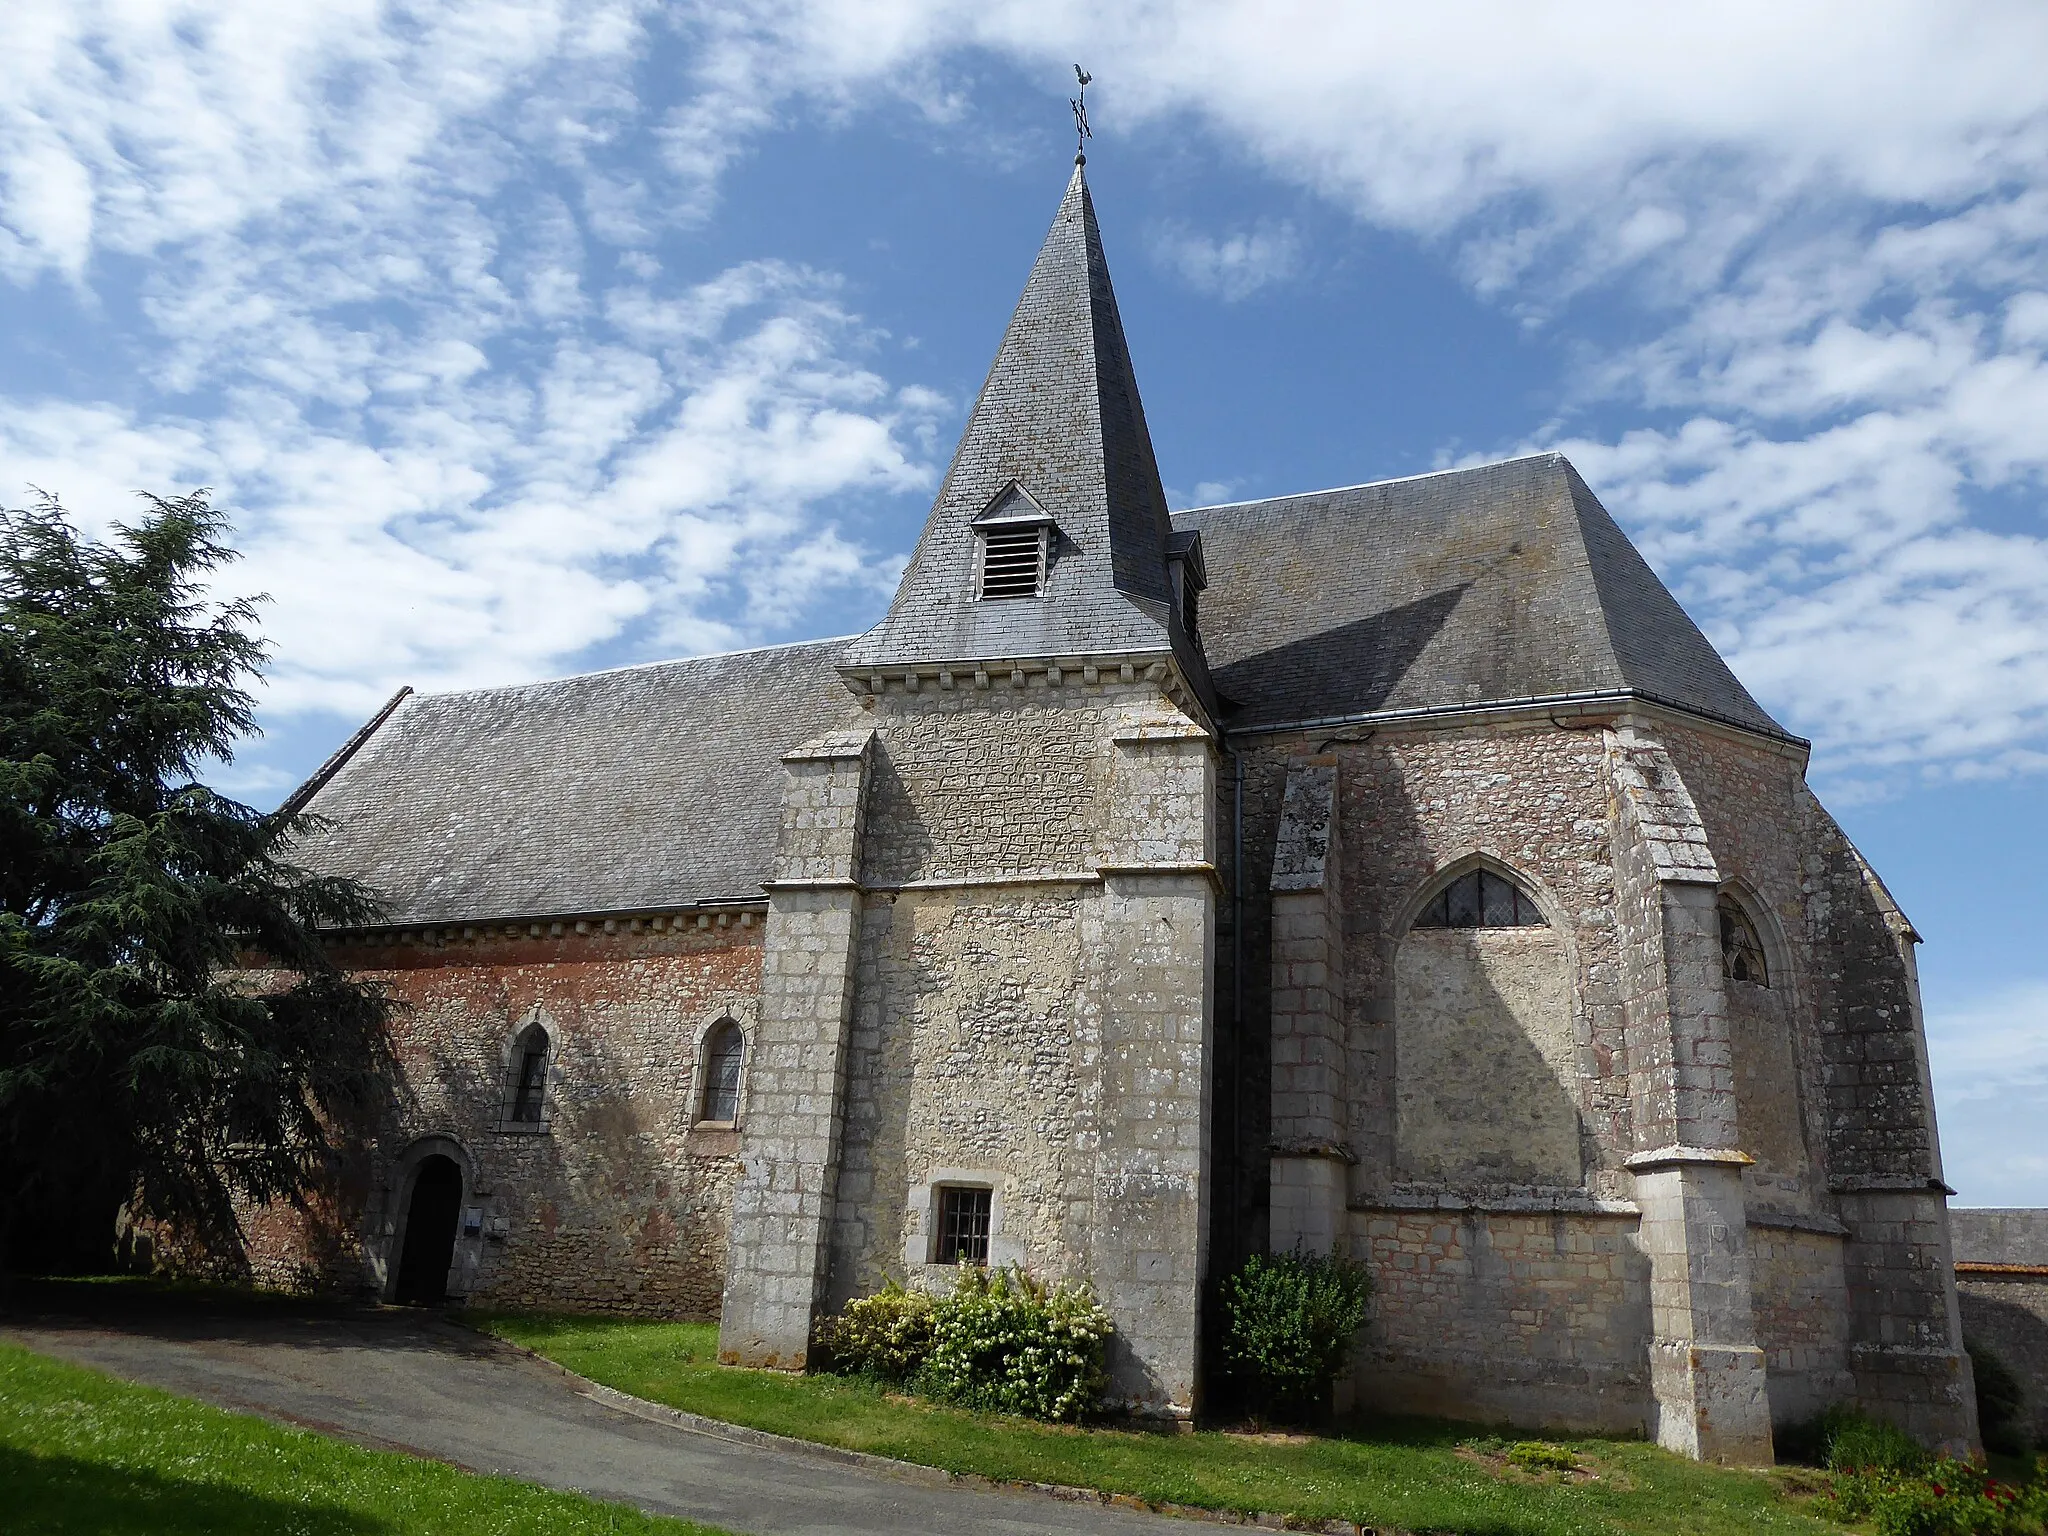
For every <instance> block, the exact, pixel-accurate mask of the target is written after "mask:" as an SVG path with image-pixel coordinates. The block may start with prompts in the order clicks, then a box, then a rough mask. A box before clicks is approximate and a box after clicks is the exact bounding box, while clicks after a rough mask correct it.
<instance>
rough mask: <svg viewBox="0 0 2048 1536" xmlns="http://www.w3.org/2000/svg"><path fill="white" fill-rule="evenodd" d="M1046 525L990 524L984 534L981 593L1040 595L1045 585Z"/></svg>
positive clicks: (992, 596) (988, 596)
mask: <svg viewBox="0 0 2048 1536" xmlns="http://www.w3.org/2000/svg"><path fill="white" fill-rule="evenodd" d="M1045 535H1046V530H1045V527H1044V526H1043V525H1042V524H1041V525H1039V526H1037V527H1023V528H986V529H984V530H982V535H981V540H982V542H981V596H982V597H983V598H984V599H989V598H1001V597H1036V596H1038V595H1039V593H1040V592H1041V591H1042V590H1043V589H1044V585H1045Z"/></svg>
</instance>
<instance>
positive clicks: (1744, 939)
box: [1719, 896, 1771, 987]
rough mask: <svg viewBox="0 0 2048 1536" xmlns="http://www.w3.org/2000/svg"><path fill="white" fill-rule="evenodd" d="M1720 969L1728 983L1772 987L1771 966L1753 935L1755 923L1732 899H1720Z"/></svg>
mask: <svg viewBox="0 0 2048 1536" xmlns="http://www.w3.org/2000/svg"><path fill="white" fill-rule="evenodd" d="M1719 906H1720V913H1721V970H1722V973H1723V974H1724V975H1726V976H1727V978H1728V979H1729V980H1730V981H1746V982H1750V983H1752V984H1753V985H1756V986H1759V987H1768V986H1769V985H1770V984H1771V970H1770V966H1769V965H1768V964H1767V963H1766V962H1765V960H1764V945H1763V940H1761V939H1759V938H1758V937H1757V936H1756V924H1754V923H1752V922H1751V921H1750V920H1749V914H1748V913H1747V912H1745V911H1743V910H1742V908H1741V907H1740V906H1739V905H1738V904H1737V903H1736V901H1735V899H1734V898H1733V897H1731V896H1723V897H1722V898H1721V900H1720V904H1719Z"/></svg>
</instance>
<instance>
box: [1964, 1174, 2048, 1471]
mask: <svg viewBox="0 0 2048 1536" xmlns="http://www.w3.org/2000/svg"><path fill="white" fill-rule="evenodd" d="M1948 1220H1949V1233H1950V1237H1951V1240H1952V1241H1953V1242H1954V1245H1955V1255H1956V1294H1957V1298H1958V1300H1959V1301H1960V1302H1961V1303H1962V1310H1963V1337H1964V1338H1965V1339H1967V1340H1968V1341H1969V1342H1970V1343H1972V1344H1974V1345H1977V1346H1979V1347H1980V1348H1986V1349H1989V1350H1990V1351H1991V1352H1992V1353H1993V1354H1995V1355H1997V1356H1998V1358H1999V1359H2000V1360H2002V1361H2004V1362H2005V1364H2006V1365H2007V1366H2008V1367H2009V1368H2010V1369H2011V1371H2012V1373H2013V1374H2014V1375H2015V1376H2017V1377H2019V1379H2020V1385H2021V1387H2022V1388H2023V1389H2024V1390H2025V1391H2026V1394H2027V1406H2026V1411H2025V1418H2024V1422H2025V1424H2026V1426H2027V1430H2028V1433H2029V1434H2031V1435H2032V1436H2033V1438H2034V1441H2035V1443H2036V1444H2037V1445H2048V1210H2021V1209H2002V1210H2001V1209H1987V1210H1956V1211H1950V1212H1949V1213H1948Z"/></svg>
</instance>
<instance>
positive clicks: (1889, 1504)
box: [1831, 1456, 2048, 1536]
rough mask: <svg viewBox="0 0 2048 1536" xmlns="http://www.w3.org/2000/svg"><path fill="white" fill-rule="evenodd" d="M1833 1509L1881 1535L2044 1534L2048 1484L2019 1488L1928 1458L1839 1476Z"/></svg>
mask: <svg viewBox="0 0 2048 1536" xmlns="http://www.w3.org/2000/svg"><path fill="white" fill-rule="evenodd" d="M1831 1497H1832V1500H1833V1504H1834V1513H1835V1514H1836V1515H1837V1516H1838V1517H1839V1518H1841V1519H1843V1520H1851V1521H1866V1520H1867V1521H1868V1522H1869V1523H1870V1526H1871V1529H1872V1530H1874V1531H1875V1532H1876V1533H1877V1536H2042V1532H2043V1530H2044V1528H2048V1484H2043V1483H2041V1482H2039V1481H2036V1482H2032V1483H2029V1484H2027V1485H2026V1486H2025V1487H2022V1488H2015V1487H2013V1486H2012V1485H2011V1484H2009V1483H2001V1482H1998V1481H1996V1480H1995V1479H1993V1478H1992V1477H1991V1475H1990V1474H1989V1473H1988V1472H1986V1471H1984V1469H1983V1468H1981V1467H1974V1466H1971V1465H1970V1464H1969V1463H1968V1462H1962V1461H1953V1460H1951V1459H1949V1458H1948V1457H1945V1456H1943V1457H1930V1458H1927V1459H1926V1460H1925V1461H1924V1463H1923V1465H1922V1467H1921V1469H1920V1470H1919V1471H1918V1472H1916V1473H1907V1472H1896V1471H1887V1470H1883V1469H1878V1468H1870V1469H1866V1470H1862V1471H1854V1472H1844V1473H1842V1474H1840V1475H1839V1476H1837V1477H1836V1479H1835V1486H1834V1489H1833V1491H1832V1494H1831Z"/></svg>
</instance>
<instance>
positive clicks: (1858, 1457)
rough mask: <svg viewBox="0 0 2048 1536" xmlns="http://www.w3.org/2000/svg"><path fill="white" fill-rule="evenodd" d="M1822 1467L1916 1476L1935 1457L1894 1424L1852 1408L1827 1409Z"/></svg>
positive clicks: (1823, 1421)
mask: <svg viewBox="0 0 2048 1536" xmlns="http://www.w3.org/2000/svg"><path fill="white" fill-rule="evenodd" d="M1820 1443H1821V1465H1822V1466H1824V1467H1826V1468H1827V1469H1828V1470H1829V1471H1831V1472H1875V1473H1884V1474H1888V1475H1897V1476H1904V1477H1913V1476H1917V1475H1918V1474H1919V1473H1921V1472H1923V1471H1925V1470H1926V1469H1927V1467H1928V1466H1929V1465H1931V1464H1932V1462H1933V1461H1934V1455H1933V1453H1932V1452H1931V1451H1929V1450H1928V1449H1927V1448H1926V1447H1925V1446H1923V1445H1922V1444H1921V1443H1920V1442H1919V1441H1918V1440H1915V1439H1914V1438H1913V1437H1912V1436H1911V1435H1909V1434H1907V1433H1906V1432H1905V1431H1904V1430H1903V1429H1901V1428H1899V1426H1898V1425H1896V1424H1887V1423H1886V1422H1885V1421H1884V1420H1882V1419H1873V1418H1871V1417H1870V1416H1869V1415H1867V1414H1864V1413H1861V1412H1859V1411H1858V1410H1856V1409H1854V1408H1848V1407H1835V1408H1830V1409H1829V1410H1828V1411H1827V1412H1826V1413H1824V1414H1822V1415H1821V1419H1820Z"/></svg>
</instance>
